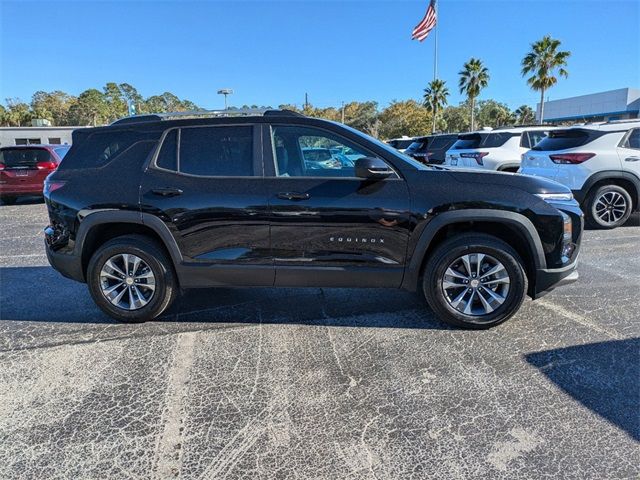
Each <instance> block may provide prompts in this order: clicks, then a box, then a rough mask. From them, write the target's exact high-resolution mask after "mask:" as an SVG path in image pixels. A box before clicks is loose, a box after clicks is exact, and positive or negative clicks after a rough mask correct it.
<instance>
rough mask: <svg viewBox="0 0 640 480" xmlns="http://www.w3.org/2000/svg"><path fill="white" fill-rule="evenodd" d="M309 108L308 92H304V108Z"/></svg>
mask: <svg viewBox="0 0 640 480" xmlns="http://www.w3.org/2000/svg"><path fill="white" fill-rule="evenodd" d="M308 108H309V94H308V93H306V92H305V94H304V109H305V110H307V109H308Z"/></svg>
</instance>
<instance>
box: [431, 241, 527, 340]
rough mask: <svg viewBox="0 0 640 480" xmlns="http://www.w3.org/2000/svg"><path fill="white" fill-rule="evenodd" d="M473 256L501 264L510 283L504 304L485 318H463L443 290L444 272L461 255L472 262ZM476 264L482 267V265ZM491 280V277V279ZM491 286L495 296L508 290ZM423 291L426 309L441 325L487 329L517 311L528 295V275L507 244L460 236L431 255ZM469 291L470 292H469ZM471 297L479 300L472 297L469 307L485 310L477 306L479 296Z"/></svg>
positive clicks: (465, 315)
mask: <svg viewBox="0 0 640 480" xmlns="http://www.w3.org/2000/svg"><path fill="white" fill-rule="evenodd" d="M474 254H484V255H488V256H489V257H486V258H487V261H489V259H491V260H492V261H493V260H496V261H498V262H499V263H501V264H502V266H503V267H504V269H505V270H506V272H507V273H508V276H509V280H510V283H509V284H508V291H507V292H506V293H505V296H504V301H503V303H502V304H501V305H499V306H496V307H495V309H494V310H493V311H491V312H490V313H486V314H477V313H476V314H465V313H464V312H461V311H459V310H457V309H456V308H454V306H453V305H452V303H450V300H449V299H448V297H447V293H446V292H445V288H444V286H443V282H444V277H445V272H446V271H447V269H448V268H449V267H450V266H451V265H452V264H453V263H454V262H456V260H457V259H460V258H461V257H463V256H464V255H472V258H474V257H473V255H474ZM475 258H476V260H477V259H478V257H475ZM477 263H481V264H482V262H477ZM477 263H476V265H477ZM486 271H488V269H487V270H485V272H486ZM481 276H482V275H480V277H481ZM474 278H475V277H474ZM490 278H492V277H491V276H490V277H489V279H490ZM479 280H480V279H479V278H478V282H475V279H474V280H473V282H475V283H479ZM489 283H491V280H489ZM494 285H495V287H494V288H495V289H496V290H493V289H492V292H497V289H498V288H500V289H502V288H507V287H506V286H504V287H502V286H498V285H499V284H494ZM422 288H423V292H424V295H425V297H426V299H427V302H428V303H429V306H430V307H431V308H432V309H433V311H434V312H435V313H436V315H437V316H438V317H439V318H440V319H441V320H443V321H444V322H446V323H448V324H450V325H453V326H456V327H462V328H470V329H487V328H491V327H494V326H496V325H498V324H500V323H502V322H504V321H506V320H508V319H509V318H510V317H512V316H513V315H514V314H515V313H516V312H517V311H518V309H519V308H520V306H521V305H522V302H523V301H524V298H525V296H526V293H527V275H526V273H525V270H524V267H523V262H522V260H521V259H520V257H519V256H518V254H517V253H516V251H515V250H514V249H513V248H511V247H510V246H509V245H508V244H507V243H505V242H503V241H502V240H500V239H498V238H496V237H492V236H491V235H485V234H462V235H459V236H456V237H452V238H450V239H448V240H446V241H444V242H443V243H442V244H440V245H439V246H438V247H437V248H436V250H435V251H434V252H433V253H432V254H431V255H430V258H429V259H428V261H427V264H426V266H425V270H424V275H423V278H422ZM477 288H478V289H479V290H482V288H485V289H486V288H487V285H485V284H483V285H478V286H477ZM464 290H465V288H460V290H451V291H455V292H458V291H459V292H460V293H462V292H464ZM468 291H469V292H470V291H471V290H468ZM485 292H486V291H485ZM472 293H473V294H474V295H476V293H477V294H478V297H471V299H472V300H471V302H470V303H472V305H475V304H478V305H479V306H480V307H481V308H484V307H482V303H480V298H479V293H478V292H472ZM469 295H471V294H469ZM484 295H486V293H485V294H484ZM474 299H475V300H474ZM474 301H475V302H476V303H474ZM467 303H469V302H467ZM492 308H493V307H492Z"/></svg>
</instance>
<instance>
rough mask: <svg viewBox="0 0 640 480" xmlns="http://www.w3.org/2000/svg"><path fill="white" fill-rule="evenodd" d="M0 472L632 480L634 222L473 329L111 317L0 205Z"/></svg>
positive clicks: (637, 378)
mask: <svg viewBox="0 0 640 480" xmlns="http://www.w3.org/2000/svg"><path fill="white" fill-rule="evenodd" d="M0 224H1V225H2V229H1V232H0V478H12V479H13V478H49V479H55V478H83V479H86V478H109V479H117V478H167V477H177V476H180V477H181V478H194V479H195V478H216V479H218V478H234V479H235V478H247V479H249V478H251V479H256V478H332V479H333V478H340V479H357V478H379V479H382V478H389V479H400V478H402V479H404V478H416V479H417V478H446V479H454V478H505V479H514V478H576V479H586V478H593V479H602V478H637V477H638V475H640V449H639V445H640V444H639V441H640V410H639V405H640V306H639V305H640V226H639V225H640V217H639V216H638V215H635V216H634V217H633V218H632V220H631V221H630V222H629V224H628V225H627V226H625V227H623V228H619V229H617V230H615V231H606V232H602V231H587V232H586V234H585V240H584V243H583V250H582V255H581V264H580V274H581V278H580V280H579V282H578V283H575V284H573V285H570V286H568V287H565V288H563V289H561V290H557V291H555V292H553V293H551V294H549V295H548V296H546V297H544V298H543V299H541V300H539V301H536V302H531V301H527V302H525V304H524V306H523V308H522V310H521V311H520V312H519V314H518V315H517V316H516V317H514V318H513V319H511V320H510V321H509V322H507V323H506V324H503V325H501V326H499V327H497V328H495V329H493V330H490V331H485V332H477V331H463V330H455V329H451V328H448V327H446V326H445V325H443V324H441V323H440V322H438V321H437V320H436V319H435V318H434V316H433V315H432V313H431V312H430V311H429V310H428V308H427V307H426V306H425V304H424V303H423V301H422V300H420V299H419V298H417V297H416V296H415V295H412V294H410V293H406V292H401V291H378V290H341V289H340V290H326V289H287V290H275V289H219V290H207V291H195V292H190V293H188V294H187V295H186V296H184V297H183V298H181V299H180V301H179V302H178V303H177V305H176V306H174V307H173V308H172V310H171V311H170V312H169V314H167V315H165V316H164V317H163V318H162V319H161V320H160V321H156V322H151V323H147V324H142V325H119V324H116V323H114V322H113V321H111V320H110V319H109V318H108V317H106V316H105V315H104V314H102V313H101V312H99V311H98V309H97V308H96V307H95V306H94V304H93V303H92V301H91V299H90V297H89V294H88V293H87V290H86V287H85V286H84V285H82V284H78V283H75V282H73V281H71V280H67V279H65V278H63V277H61V276H60V275H59V274H58V273H57V272H55V271H54V270H53V269H51V268H50V267H49V266H48V263H47V260H46V257H45V255H44V251H43V247H42V236H41V230H42V228H43V226H45V225H46V224H47V216H46V209H45V206H44V205H43V204H42V203H39V202H35V201H34V202H26V203H25V202H22V203H21V204H18V205H15V206H4V205H2V206H0Z"/></svg>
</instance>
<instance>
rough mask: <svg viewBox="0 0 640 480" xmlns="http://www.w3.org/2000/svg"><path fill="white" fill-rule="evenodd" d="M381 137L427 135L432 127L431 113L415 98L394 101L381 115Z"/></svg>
mask: <svg viewBox="0 0 640 480" xmlns="http://www.w3.org/2000/svg"><path fill="white" fill-rule="evenodd" d="M379 119H380V127H379V134H380V137H381V138H396V137H401V136H402V135H407V136H410V137H414V136H418V135H426V134H427V133H428V132H429V130H430V127H431V120H432V118H431V114H430V113H429V112H428V111H427V109H426V108H424V107H423V106H422V105H421V104H420V103H418V102H416V101H415V100H406V101H402V102H399V101H393V102H391V105H389V106H388V107H387V108H385V109H384V110H383V111H382V113H380V116H379Z"/></svg>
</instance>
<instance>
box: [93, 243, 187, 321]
mask: <svg viewBox="0 0 640 480" xmlns="http://www.w3.org/2000/svg"><path fill="white" fill-rule="evenodd" d="M135 257H137V258H138V259H139V260H140V262H139V263H135V262H136V260H135ZM125 259H127V260H128V262H127V264H128V265H129V270H132V269H133V268H135V269H136V271H135V272H134V273H135V274H136V277H137V278H136V277H132V276H130V275H126V277H124V278H125V281H122V280H123V277H122V275H121V273H125V274H128V273H131V272H130V271H129V272H126V271H125V270H124V268H123V267H124V264H125ZM109 261H111V262H110V264H109V265H111V266H114V267H116V268H115V269H114V268H111V267H110V266H108V265H107V263H108V262H109ZM118 271H119V272H120V273H118ZM149 272H150V273H151V276H150V274H149ZM126 282H129V283H126ZM134 282H136V283H134ZM138 282H139V283H138ZM118 283H119V284H120V286H119V287H118V286H116V285H117V284H118ZM87 285H88V287H89V292H90V293H91V297H92V298H93V300H94V302H95V303H96V305H98V307H100V309H101V310H102V311H103V312H105V313H106V314H107V315H110V316H111V317H113V318H115V319H116V320H118V321H119V322H125V323H140V322H145V321H147V320H153V319H154V318H157V317H158V316H160V315H161V314H162V312H164V311H165V310H166V309H167V308H168V307H169V306H170V305H171V303H172V302H173V300H174V299H175V297H176V295H177V292H178V282H177V279H176V275H175V272H174V270H173V264H172V262H171V259H170V258H169V257H168V255H167V254H166V253H165V251H164V249H163V248H162V247H161V246H160V245H159V244H158V243H157V242H156V241H154V240H153V239H151V238H149V237H146V236H144V235H126V236H122V237H117V238H114V239H112V240H109V241H108V242H106V243H105V244H104V245H102V246H101V247H100V248H98V249H97V250H96V251H95V253H94V254H93V256H92V257H91V260H90V261H89V265H88V268H87ZM114 286H115V287H114ZM112 287H114V289H113V290H112ZM152 287H153V288H152ZM109 291H110V293H109V295H110V298H111V300H110V299H109V298H107V293H106V292H109ZM120 293H123V295H121V298H120V299H119V300H118V295H119V294H120ZM114 301H118V304H117V305H116V304H115V303H114ZM145 302H146V303H145ZM127 305H130V306H133V309H129V308H130V307H127Z"/></svg>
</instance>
